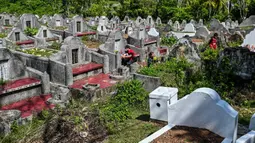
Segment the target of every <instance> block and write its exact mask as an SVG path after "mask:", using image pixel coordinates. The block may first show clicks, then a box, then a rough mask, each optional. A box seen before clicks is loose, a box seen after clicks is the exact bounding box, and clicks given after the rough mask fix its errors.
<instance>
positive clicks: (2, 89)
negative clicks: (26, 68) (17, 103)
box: [0, 78, 41, 95]
mask: <svg viewBox="0 0 255 143" xmlns="http://www.w3.org/2000/svg"><path fill="white" fill-rule="evenodd" d="M35 84H41V81H40V80H39V79H36V78H22V79H18V80H15V81H9V82H7V83H6V84H5V85H3V86H0V95H1V94H3V93H6V92H8V91H14V90H18V89H20V88H25V87H27V86H29V85H35Z"/></svg>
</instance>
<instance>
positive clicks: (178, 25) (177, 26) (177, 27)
mask: <svg viewBox="0 0 255 143" xmlns="http://www.w3.org/2000/svg"><path fill="white" fill-rule="evenodd" d="M179 30H180V23H179V21H175V22H174V25H173V31H179Z"/></svg>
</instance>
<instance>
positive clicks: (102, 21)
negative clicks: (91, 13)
mask: <svg viewBox="0 0 255 143" xmlns="http://www.w3.org/2000/svg"><path fill="white" fill-rule="evenodd" d="M108 21H109V20H108V18H107V17H106V16H101V17H100V18H99V25H105V26H106V25H107V24H108Z"/></svg>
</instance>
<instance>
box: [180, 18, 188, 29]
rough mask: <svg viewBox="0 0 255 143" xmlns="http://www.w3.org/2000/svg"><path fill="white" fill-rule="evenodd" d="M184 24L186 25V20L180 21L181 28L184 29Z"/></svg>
mask: <svg viewBox="0 0 255 143" xmlns="http://www.w3.org/2000/svg"><path fill="white" fill-rule="evenodd" d="M186 25H187V21H186V20H183V21H182V23H181V29H184V28H185V26H186Z"/></svg>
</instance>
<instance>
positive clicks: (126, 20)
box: [123, 15, 129, 23]
mask: <svg viewBox="0 0 255 143" xmlns="http://www.w3.org/2000/svg"><path fill="white" fill-rule="evenodd" d="M123 22H125V23H128V22H129V17H128V16H127V15H126V16H125V17H124V20H123Z"/></svg>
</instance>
